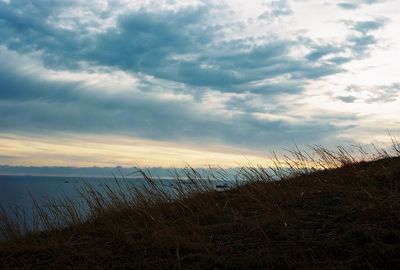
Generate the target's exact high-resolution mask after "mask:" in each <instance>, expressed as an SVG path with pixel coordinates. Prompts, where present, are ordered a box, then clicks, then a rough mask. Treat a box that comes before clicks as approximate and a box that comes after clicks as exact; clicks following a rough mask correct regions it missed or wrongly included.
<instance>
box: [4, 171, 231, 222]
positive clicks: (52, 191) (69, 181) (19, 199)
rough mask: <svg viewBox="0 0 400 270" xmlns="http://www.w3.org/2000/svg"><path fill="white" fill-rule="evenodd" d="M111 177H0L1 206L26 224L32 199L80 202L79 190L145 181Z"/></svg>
mask: <svg viewBox="0 0 400 270" xmlns="http://www.w3.org/2000/svg"><path fill="white" fill-rule="evenodd" d="M117 180H118V182H117V181H116V179H115V178H113V177H89V176H84V177H72V176H32V175H0V206H1V207H2V208H3V209H5V210H6V212H8V213H14V212H15V211H16V209H17V211H19V212H20V213H24V214H25V215H26V219H27V221H28V223H29V220H30V219H31V215H32V198H34V199H35V200H36V201H37V202H39V203H40V202H46V200H48V199H59V198H65V197H68V198H70V199H74V200H75V199H76V200H79V198H80V196H79V192H78V190H79V189H82V188H83V187H84V186H85V185H90V186H91V187H93V188H95V189H98V190H99V191H101V190H104V187H105V186H106V185H107V186H108V187H115V188H117V185H119V186H122V188H123V186H124V185H125V184H126V183H128V185H129V186H130V187H132V186H135V187H139V188H140V187H143V186H145V185H146V181H145V180H144V179H143V178H140V177H136V178H124V179H117ZM157 181H158V182H157V183H158V184H159V185H160V186H161V187H162V188H164V189H166V190H168V189H171V188H172V185H173V181H174V180H173V179H171V178H160V179H158V180H157ZM215 187H216V189H219V188H220V187H222V189H225V188H226V187H227V186H226V183H225V182H221V183H219V182H215Z"/></svg>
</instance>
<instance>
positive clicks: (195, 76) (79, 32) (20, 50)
mask: <svg viewBox="0 0 400 270" xmlns="http://www.w3.org/2000/svg"><path fill="white" fill-rule="evenodd" d="M398 14H400V2H399V1H397V0H386V1H385V0H342V1H327V0H326V1H324V0H273V1H265V0H264V1H262V0H260V1H258V0H252V1H249V0H229V1H228V0H226V1H200V0H198V1H196V0H190V1H173V0H164V1H149V0H147V1H145V0H134V1H132V0H130V1H128V0H108V1H107V0H102V1H100V0H96V1H94V0H85V1H78V0H70V1H68V0H57V1H56V0H31V1H28V0H18V1H17V0H0V164H9V165H40V166H42V165H49V166H53V165H64V166H89V165H90V166H91V165H98V166H114V165H129V166H131V165H135V166H167V167H168V166H169V167H170V166H182V164H184V163H185V162H187V163H189V164H191V165H193V166H203V165H206V164H211V165H220V166H236V165H238V164H239V163H240V162H243V161H247V162H248V161H252V162H253V161H254V162H261V161H263V160H264V159H265V158H266V156H265V155H266V153H267V152H268V151H270V150H272V149H280V148H282V147H287V146H288V145H292V144H293V143H296V144H298V145H310V144H323V145H327V146H332V145H336V144H353V143H356V144H365V143H370V142H374V141H375V142H376V141H378V142H383V141H385V140H387V139H388V138H387V133H386V130H387V129H390V130H391V131H392V132H394V133H396V132H398V131H400V130H399V127H400V116H399V115H400V114H399V113H400V109H399V108H400V98H399V93H400V68H399V65H398V63H397V61H399V59H400V17H399V16H398Z"/></svg>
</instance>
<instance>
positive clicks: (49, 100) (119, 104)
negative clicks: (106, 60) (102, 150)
mask: <svg viewBox="0 0 400 270" xmlns="http://www.w3.org/2000/svg"><path fill="white" fill-rule="evenodd" d="M0 81H2V82H5V84H4V87H5V88H2V89H7V91H1V98H0V114H1V115H2V117H1V118H0V130H1V131H8V132H9V131H12V132H28V133H29V132H33V133H36V134H43V133H44V134H47V135H49V134H51V133H52V132H62V131H68V132H78V133H80V132H83V133H101V134H108V133H112V134H121V135H133V136H137V137H144V138H148V139H155V140H162V141H173V142H179V141H181V142H189V141H190V142H191V143H196V144H204V145H213V144H233V145H238V146H246V147H250V148H254V149H259V147H260V146H262V145H265V146H267V145H269V144H270V143H271V144H274V145H279V144H283V143H285V142H287V141H290V140H291V139H293V138H295V139H296V141H298V142H303V141H306V142H310V141H313V140H318V139H319V138H321V137H329V136H332V135H333V134H335V133H336V132H337V131H338V129H337V128H336V127H334V126H332V125H330V124H324V123H318V122H316V121H310V122H304V123H301V124H291V123H287V122H285V121H282V120H262V119H258V118H256V117H255V116H254V115H253V114H252V113H251V112H250V110H249V112H246V113H241V114H238V115H236V116H231V117H227V116H224V115H222V114H220V113H218V112H207V111H205V110H204V109H203V108H202V106H203V103H201V102H196V101H187V102H185V103H183V102H179V101H171V100H168V101H166V100H161V99H154V98H152V99H149V98H148V97H147V98H146V96H145V95H137V93H125V94H123V93H118V94H109V93H103V92H100V91H88V90H86V89H85V88H86V87H84V86H83V85H82V84H81V83H73V84H71V83H65V82H60V81H53V80H51V81H43V80H39V79H36V78H35V77H34V76H26V75H25V76H20V75H19V74H18V73H15V72H13V71H12V69H10V68H7V67H5V68H2V70H1V72H0ZM29 85H31V86H34V87H28V86H29ZM22 91H25V94H21V92H22ZM141 91H143V93H145V92H146V89H142V90H141ZM7 93H17V94H7ZM271 138H273V140H271V141H270V139H271Z"/></svg>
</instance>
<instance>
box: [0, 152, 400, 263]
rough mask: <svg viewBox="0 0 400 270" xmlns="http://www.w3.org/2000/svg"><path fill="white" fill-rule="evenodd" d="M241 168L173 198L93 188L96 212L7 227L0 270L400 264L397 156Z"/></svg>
mask: <svg viewBox="0 0 400 270" xmlns="http://www.w3.org/2000/svg"><path fill="white" fill-rule="evenodd" d="M191 173H195V172H191ZM240 174H241V176H242V178H247V179H248V180H249V181H247V183H246V184H245V185H243V186H237V187H235V188H233V189H231V190H226V191H215V190H212V189H207V188H205V187H202V186H201V185H199V186H198V187H197V191H196V192H195V191H191V192H187V193H185V194H186V195H185V196H181V197H179V198H178V199H176V200H172V199H171V198H169V197H168V196H167V195H166V194H164V193H162V192H161V191H156V192H155V190H157V188H156V187H153V189H151V188H149V190H147V191H142V193H141V192H139V191H136V192H137V193H136V196H137V197H136V199H135V200H134V202H132V201H128V200H126V201H123V200H121V199H118V198H115V201H114V202H113V203H112V204H108V206H107V207H103V206H101V202H97V206H96V203H94V202H95V201H96V199H97V200H99V201H101V199H100V198H99V196H98V194H97V195H96V194H94V193H93V191H90V189H87V190H86V193H85V194H86V195H88V194H89V193H90V192H92V195H91V196H92V197H91V200H92V201H91V202H92V210H93V213H92V214H93V215H92V216H91V217H90V218H89V219H85V220H84V219H80V218H76V220H75V221H73V222H70V223H71V224H70V225H69V226H67V228H58V229H56V228H54V227H53V228H51V227H49V229H48V230H47V231H45V232H41V233H38V232H36V233H35V232H34V233H30V234H27V235H25V236H21V235H18V234H17V233H16V234H15V235H14V236H12V235H11V234H10V236H9V237H10V239H9V240H7V241H3V242H2V243H0V265H1V266H2V267H0V268H1V269H56V268H57V269H398V268H399V267H400V258H399V256H398V255H399V254H400V210H399V209H400V158H397V157H392V158H384V159H379V160H375V161H369V162H347V163H346V162H343V163H342V164H341V165H338V166H336V168H330V169H325V170H321V171H313V172H309V171H308V172H301V173H300V172H299V173H297V174H295V175H293V174H292V176H287V175H286V176H283V177H282V179H281V180H280V181H273V180H271V177H270V176H269V175H268V173H267V172H266V171H265V170H263V169H261V168H247V169H244V170H243V171H242V172H240ZM192 175H193V174H192ZM149 181H150V182H151V180H149ZM146 192H147V193H146ZM149 193H151V194H149ZM145 194H147V195H145ZM96 196H97V197H96ZM163 196H164V197H163ZM71 216H73V215H70V217H71ZM76 216H78V215H76ZM70 220H71V218H70ZM3 222H4V221H3ZM3 229H4V225H3Z"/></svg>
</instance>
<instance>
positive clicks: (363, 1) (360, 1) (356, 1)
mask: <svg viewBox="0 0 400 270" xmlns="http://www.w3.org/2000/svg"><path fill="white" fill-rule="evenodd" d="M384 1H385V0H351V1H346V2H340V3H338V4H337V6H338V7H340V8H342V9H347V10H355V9H358V8H360V7H361V6H363V5H372V4H377V3H382V2H384Z"/></svg>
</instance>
